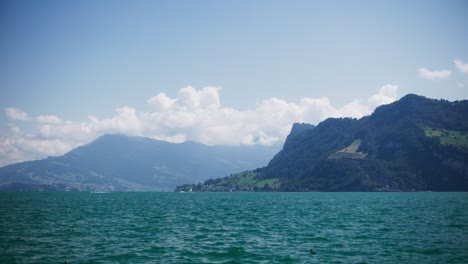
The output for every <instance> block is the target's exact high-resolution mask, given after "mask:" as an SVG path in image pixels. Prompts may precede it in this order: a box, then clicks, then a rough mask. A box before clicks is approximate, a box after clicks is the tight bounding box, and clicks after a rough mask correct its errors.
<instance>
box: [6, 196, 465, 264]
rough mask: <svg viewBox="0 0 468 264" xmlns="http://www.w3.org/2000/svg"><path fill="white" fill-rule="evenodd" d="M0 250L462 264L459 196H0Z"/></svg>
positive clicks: (18, 256)
mask: <svg viewBox="0 0 468 264" xmlns="http://www.w3.org/2000/svg"><path fill="white" fill-rule="evenodd" d="M310 249H313V250H314V251H315V253H316V254H314V255H312V254H311V253H310ZM0 252H1V254H0V263H64V262H65V261H68V263H121V262H128V263H467V262H468V194H467V193H434V192H433V193H319V192H317V193H85V192H2V193H0Z"/></svg>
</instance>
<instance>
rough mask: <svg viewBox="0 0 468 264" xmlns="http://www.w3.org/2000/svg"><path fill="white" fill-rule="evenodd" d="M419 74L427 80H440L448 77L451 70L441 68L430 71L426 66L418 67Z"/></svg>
mask: <svg viewBox="0 0 468 264" xmlns="http://www.w3.org/2000/svg"><path fill="white" fill-rule="evenodd" d="M418 72H419V76H421V77H422V78H425V79H428V80H440V79H445V78H448V77H450V75H452V71H450V70H441V71H431V70H428V69H426V68H419V69H418Z"/></svg>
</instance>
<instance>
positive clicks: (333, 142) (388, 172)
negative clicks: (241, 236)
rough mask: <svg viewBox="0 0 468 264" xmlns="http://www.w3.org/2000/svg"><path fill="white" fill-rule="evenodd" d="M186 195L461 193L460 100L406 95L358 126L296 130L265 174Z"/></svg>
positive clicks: (464, 170) (466, 107)
mask: <svg viewBox="0 0 468 264" xmlns="http://www.w3.org/2000/svg"><path fill="white" fill-rule="evenodd" d="M187 188H193V189H194V190H196V191H417V190H433V191H468V100H463V101H455V102H449V101H446V100H433V99H428V98H425V97H422V96H418V95H414V94H410V95H407V96H405V97H403V98H402V99H400V100H399V101H396V102H394V103H391V104H389V105H383V106H380V107H378V108H377V109H376V110H375V111H374V113H373V114H372V115H370V116H367V117H363V118H361V119H359V120H358V119H351V118H329V119H327V120H325V121H323V122H321V123H320V124H318V125H317V126H316V127H313V126H308V125H305V124H296V125H295V126H293V129H292V131H291V133H290V135H289V136H288V138H287V140H286V142H285V143H284V147H283V149H282V150H281V151H280V152H279V153H278V154H277V155H276V156H275V157H274V158H273V159H272V160H271V161H270V163H269V164H268V166H266V167H263V168H258V169H256V170H253V171H246V172H243V173H240V174H235V175H232V176H230V177H226V178H221V179H212V180H208V181H206V182H205V183H204V184H199V185H186V186H180V187H179V188H177V190H185V189H187Z"/></svg>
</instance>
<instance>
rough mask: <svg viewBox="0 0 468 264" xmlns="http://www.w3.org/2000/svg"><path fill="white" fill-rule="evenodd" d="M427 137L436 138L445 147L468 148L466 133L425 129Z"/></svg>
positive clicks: (431, 128)
mask: <svg viewBox="0 0 468 264" xmlns="http://www.w3.org/2000/svg"><path fill="white" fill-rule="evenodd" d="M423 129H424V133H425V134H426V136H427V137H435V138H438V139H439V140H440V143H441V144H443V145H453V146H457V147H468V135H467V133H466V132H461V131H455V130H446V129H438V128H433V127H423Z"/></svg>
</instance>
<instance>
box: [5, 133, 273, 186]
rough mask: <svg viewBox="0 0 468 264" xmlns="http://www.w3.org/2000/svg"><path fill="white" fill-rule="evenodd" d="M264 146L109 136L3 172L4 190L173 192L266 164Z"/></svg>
mask: <svg viewBox="0 0 468 264" xmlns="http://www.w3.org/2000/svg"><path fill="white" fill-rule="evenodd" d="M276 152H277V148H275V147H264V146H208V145H203V144H201V143H196V142H183V143H170V142H166V141H160V140H154V139H151V138H145V137H134V136H126V135H123V134H106V135H103V136H101V137H99V138H97V139H96V140H94V141H92V142H90V143H88V144H86V145H83V146H80V147H77V148H75V149H73V150H71V151H69V152H68V153H66V154H64V155H62V156H59V157H48V158H46V159H42V160H35V161H26V162H21V163H16V164H10V165H7V166H5V167H2V168H0V190H20V189H21V190H80V191H93V190H103V191H110V190H118V191H171V190H173V189H174V188H175V187H176V186H177V185H178V184H181V183H186V182H187V181H188V182H198V181H203V180H205V179H208V178H211V177H215V176H223V175H226V174H228V173H232V172H236V171H237V172H240V171H243V170H245V169H248V168H255V167H257V166H259V165H262V164H263V165H264V164H266V163H267V162H268V160H269V159H270V158H271V157H272V156H273V155H274V154H275V153H276Z"/></svg>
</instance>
